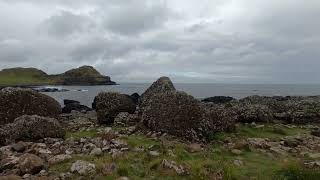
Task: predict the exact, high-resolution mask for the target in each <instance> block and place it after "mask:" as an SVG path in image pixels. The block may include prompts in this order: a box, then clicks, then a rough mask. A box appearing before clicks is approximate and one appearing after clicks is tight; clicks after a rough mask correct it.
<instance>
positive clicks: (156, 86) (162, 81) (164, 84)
mask: <svg viewBox="0 0 320 180" xmlns="http://www.w3.org/2000/svg"><path fill="white" fill-rule="evenodd" d="M175 90H176V88H175V87H174V85H173V83H172V81H171V80H170V78H168V77H165V76H163V77H160V78H159V79H158V80H157V81H156V82H154V83H153V84H152V85H151V86H150V87H149V88H148V89H147V90H146V91H145V92H144V93H143V94H142V95H141V97H140V103H142V102H143V101H145V100H147V99H149V98H150V97H151V96H152V95H154V94H157V93H164V92H167V91H175Z"/></svg>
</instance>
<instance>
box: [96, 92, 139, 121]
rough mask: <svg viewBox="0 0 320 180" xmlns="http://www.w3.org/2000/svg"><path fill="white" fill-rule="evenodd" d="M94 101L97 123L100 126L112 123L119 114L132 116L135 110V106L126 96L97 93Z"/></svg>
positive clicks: (112, 93)
mask: <svg viewBox="0 0 320 180" xmlns="http://www.w3.org/2000/svg"><path fill="white" fill-rule="evenodd" d="M94 101H95V102H94V104H95V108H96V111H97V116H98V121H99V123H101V124H111V123H113V122H114V118H115V117H116V116H117V115H118V114H119V113H120V112H128V113H130V114H133V113H134V112H135V110H136V105H135V104H134V102H133V100H132V99H131V98H130V97H129V96H128V95H125V94H120V93H116V92H102V93H99V94H98V96H96V97H95V100H94Z"/></svg>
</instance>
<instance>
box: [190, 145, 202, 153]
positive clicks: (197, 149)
mask: <svg viewBox="0 0 320 180" xmlns="http://www.w3.org/2000/svg"><path fill="white" fill-rule="evenodd" d="M186 149H187V151H188V152H190V153H195V152H200V151H202V147H201V144H196V143H194V144H189V145H187V147H186Z"/></svg>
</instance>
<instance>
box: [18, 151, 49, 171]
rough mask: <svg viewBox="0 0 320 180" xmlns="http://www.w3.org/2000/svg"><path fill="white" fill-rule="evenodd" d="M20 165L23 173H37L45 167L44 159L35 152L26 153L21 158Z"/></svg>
mask: <svg viewBox="0 0 320 180" xmlns="http://www.w3.org/2000/svg"><path fill="white" fill-rule="evenodd" d="M18 167H19V169H20V171H21V173H22V174H37V173H39V172H40V171H41V170H42V169H43V167H44V162H43V160H42V159H41V158H40V157H38V156H36V155H34V154H28V153H27V154H24V155H22V156H21V157H20V158H19V161H18Z"/></svg>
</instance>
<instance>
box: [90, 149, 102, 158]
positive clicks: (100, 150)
mask: <svg viewBox="0 0 320 180" xmlns="http://www.w3.org/2000/svg"><path fill="white" fill-rule="evenodd" d="M90 154H91V155H94V156H101V155H102V149H101V148H94V149H93V150H92V151H91V152H90Z"/></svg>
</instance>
